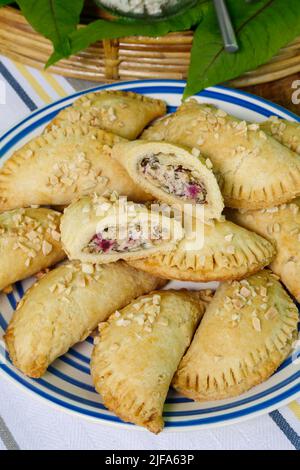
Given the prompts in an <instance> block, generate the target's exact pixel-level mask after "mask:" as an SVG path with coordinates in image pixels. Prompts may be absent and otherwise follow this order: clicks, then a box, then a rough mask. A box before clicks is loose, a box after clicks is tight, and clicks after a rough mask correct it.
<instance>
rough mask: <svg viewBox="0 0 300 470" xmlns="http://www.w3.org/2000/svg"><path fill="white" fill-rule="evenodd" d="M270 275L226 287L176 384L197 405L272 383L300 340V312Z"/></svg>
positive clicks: (205, 319) (202, 325)
mask: <svg viewBox="0 0 300 470" xmlns="http://www.w3.org/2000/svg"><path fill="white" fill-rule="evenodd" d="M274 276H275V275H273V274H271V272H270V271H261V272H260V273H258V274H256V275H254V276H251V277H249V278H248V279H244V280H243V281H240V282H238V281H233V282H227V283H224V284H221V286H220V287H219V288H218V289H217V292H216V294H215V296H214V298H213V300H212V301H211V303H210V304H209V306H208V308H207V310H206V313H205V315H204V317H203V319H202V322H201V323H200V326H199V328H198V330H197V332H196V334H195V336H194V339H193V341H192V344H191V346H190V348H189V349H188V351H187V353H186V354H185V356H184V357H183V359H182V361H181V363H180V365H179V368H178V370H177V372H176V375H175V377H174V380H173V386H174V387H175V388H176V390H178V391H179V392H180V393H182V394H184V395H186V396H187V397H190V398H192V399H193V400H196V401H202V400H220V399H224V398H229V397H232V396H235V395H239V394H241V393H244V392H246V391H247V390H249V389H250V388H252V387H254V386H255V385H258V384H259V383H261V382H263V381H264V380H266V379H267V378H268V377H269V376H270V375H271V374H273V372H275V370H276V369H277V368H278V366H279V365H280V364H281V363H282V362H283V361H284V359H285V358H286V357H287V356H288V355H289V353H290V351H291V349H292V344H293V342H294V341H295V340H296V338H297V322H298V309H297V307H296V305H295V304H294V303H293V302H292V300H291V299H290V297H289V296H288V294H287V293H286V291H285V290H284V289H283V287H282V286H281V284H280V283H279V282H278V281H277V277H275V278H274Z"/></svg>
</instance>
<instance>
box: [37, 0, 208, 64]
mask: <svg viewBox="0 0 300 470" xmlns="http://www.w3.org/2000/svg"><path fill="white" fill-rule="evenodd" d="M206 3H210V0H209V1H208V0H202V1H201V0H200V1H198V2H197V4H196V5H195V6H194V7H192V8H188V9H187V10H186V11H185V12H183V13H181V14H177V15H174V16H172V17H170V18H168V19H166V20H164V21H152V22H148V21H142V20H131V21H124V20H118V21H105V20H96V21H93V22H92V23H90V24H88V25H87V26H85V27H83V28H80V29H78V30H77V31H74V32H72V33H71V34H70V35H69V40H70V49H71V53H72V54H76V53H77V52H79V51H81V50H82V49H85V48H86V47H88V46H89V45H90V44H92V43H94V42H96V41H99V40H102V39H117V38H120V37H124V36H140V35H142V36H154V37H156V36H164V35H165V34H167V33H169V32H171V31H184V30H187V29H190V28H191V27H192V26H194V25H196V24H198V23H199V21H201V19H202V8H203V5H204V4H206ZM63 57H66V55H64V54H63V53H62V51H55V52H54V53H53V54H52V56H51V57H50V59H49V60H48V62H47V64H46V67H49V66H50V65H52V64H54V63H55V62H57V61H58V60H60V59H62V58H63Z"/></svg>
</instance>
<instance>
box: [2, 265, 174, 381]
mask: <svg viewBox="0 0 300 470" xmlns="http://www.w3.org/2000/svg"><path fill="white" fill-rule="evenodd" d="M164 284H165V283H164V281H161V280H159V279H158V278H155V277H153V276H150V275H148V274H145V273H142V272H139V271H137V270H135V269H133V268H131V267H130V266H128V265H126V264H125V263H123V262H122V261H120V262H118V263H112V264H108V265H105V266H101V267H100V266H97V267H93V266H92V265H89V264H82V265H81V264H80V263H72V262H69V263H67V264H63V265H61V266H59V267H58V268H56V269H53V271H50V272H49V273H48V274H46V275H45V276H44V277H43V278H42V279H41V280H40V281H38V282H36V283H35V284H34V285H33V287H31V288H30V289H29V290H28V291H27V292H26V294H25V296H24V297H23V299H22V300H21V302H20V303H19V305H18V307H17V310H16V311H15V312H14V315H13V317H12V320H11V321H10V323H9V325H8V329H7V331H6V334H5V341H6V345H7V348H8V352H9V355H10V357H11V359H12V362H13V364H14V365H15V366H16V367H17V368H18V369H20V370H21V371H22V372H23V373H24V374H26V375H28V376H30V377H41V376H42V375H43V374H44V373H45V371H46V369H47V367H48V366H49V364H51V362H53V361H54V360H55V359H56V358H57V357H58V356H61V355H62V354H64V353H66V352H67V351H68V349H69V348H70V347H71V346H73V344H75V343H77V342H78V341H83V340H84V339H85V338H86V337H87V336H88V335H89V334H90V333H91V332H92V331H93V330H94V328H96V326H97V325H98V323H99V322H102V321H104V320H106V318H107V317H108V316H109V315H111V314H112V313H113V312H114V311H115V310H116V309H119V308H122V307H124V306H125V305H127V304H128V303H129V302H131V301H132V300H133V299H134V298H135V297H138V296H139V295H142V294H145V293H147V292H150V291H152V290H153V289H157V288H159V287H161V286H162V285H164Z"/></svg>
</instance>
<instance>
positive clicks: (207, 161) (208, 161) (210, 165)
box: [205, 158, 213, 170]
mask: <svg viewBox="0 0 300 470" xmlns="http://www.w3.org/2000/svg"><path fill="white" fill-rule="evenodd" d="M205 165H206V167H207V168H208V169H209V170H211V169H212V167H213V164H212V162H211V160H210V159H209V158H207V159H206V160H205Z"/></svg>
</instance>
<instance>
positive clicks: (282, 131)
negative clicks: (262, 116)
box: [259, 116, 300, 154]
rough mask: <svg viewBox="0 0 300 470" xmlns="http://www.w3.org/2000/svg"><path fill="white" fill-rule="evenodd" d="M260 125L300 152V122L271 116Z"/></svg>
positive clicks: (275, 137) (294, 150) (284, 143)
mask: <svg viewBox="0 0 300 470" xmlns="http://www.w3.org/2000/svg"><path fill="white" fill-rule="evenodd" d="M259 127H260V128H261V129H262V130H264V131H265V132H267V133H268V134H270V135H271V136H272V137H274V139H276V140H278V142H280V143H281V144H283V145H286V147H288V148H289V149H291V150H293V152H296V153H298V154H300V124H299V122H291V121H286V120H285V119H280V118H278V117H277V116H271V117H270V118H269V119H267V120H266V121H264V122H261V123H260V124H259Z"/></svg>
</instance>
